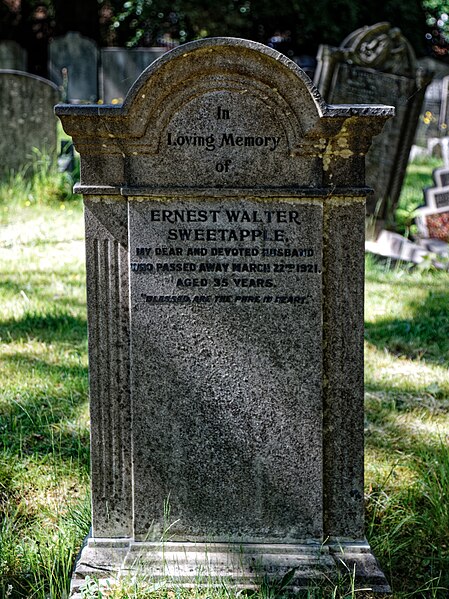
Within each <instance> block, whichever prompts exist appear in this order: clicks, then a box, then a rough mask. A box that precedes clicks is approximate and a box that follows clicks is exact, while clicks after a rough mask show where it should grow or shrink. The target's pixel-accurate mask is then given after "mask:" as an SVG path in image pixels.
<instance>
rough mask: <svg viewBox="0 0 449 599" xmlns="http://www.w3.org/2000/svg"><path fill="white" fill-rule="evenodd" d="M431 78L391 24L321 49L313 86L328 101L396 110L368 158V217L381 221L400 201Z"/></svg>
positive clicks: (374, 27) (359, 30)
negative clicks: (367, 104)
mask: <svg viewBox="0 0 449 599" xmlns="http://www.w3.org/2000/svg"><path fill="white" fill-rule="evenodd" d="M430 79H431V77H430V75H429V74H428V73H426V72H424V71H423V70H422V69H419V68H417V64H416V59H415V55H414V52H413V49H412V47H411V46H410V44H409V42H408V41H407V39H406V38H405V37H404V36H403V35H402V34H401V32H400V30H399V29H397V28H392V27H391V26H390V24H389V23H378V24H377V25H373V26H370V27H363V28H362V29H358V30H357V31H354V32H353V33H352V34H350V35H349V36H348V37H347V38H346V39H345V40H344V41H343V42H342V44H341V45H340V47H339V48H332V47H330V46H321V47H320V49H319V53H318V67H317V71H316V74H315V80H314V82H315V85H316V86H317V87H318V89H319V90H320V92H321V94H322V96H323V97H324V98H325V99H326V101H327V102H329V103H332V104H345V103H353V102H363V103H365V102H370V103H374V102H382V103H384V104H389V105H393V106H395V108H396V116H395V118H394V119H391V120H390V121H389V122H388V123H387V125H386V126H385V128H384V130H383V132H382V134H381V135H379V136H378V137H377V138H376V139H375V140H374V142H373V145H372V147H371V149H370V151H369V152H368V155H367V157H366V180H367V183H368V184H369V185H370V186H372V187H373V188H374V189H375V193H374V195H372V196H371V197H370V198H368V201H367V212H368V213H369V214H375V215H377V216H378V217H379V218H380V219H382V220H384V219H387V218H388V217H389V216H391V215H392V214H393V211H394V209H395V207H396V204H397V202H398V199H399V194H400V191H401V187H402V182H403V179H404V175H405V169H406V167H407V162H408V156H409V153H410V149H411V146H412V144H413V139H414V136H415V130H416V127H417V123H418V118H419V115H420V111H421V106H422V103H423V100H424V94H425V91H426V87H427V85H428V84H429V82H430Z"/></svg>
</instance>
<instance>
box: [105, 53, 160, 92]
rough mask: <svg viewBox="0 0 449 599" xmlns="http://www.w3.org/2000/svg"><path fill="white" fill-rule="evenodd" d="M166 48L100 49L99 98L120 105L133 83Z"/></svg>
mask: <svg viewBox="0 0 449 599" xmlns="http://www.w3.org/2000/svg"><path fill="white" fill-rule="evenodd" d="M166 51H167V50H166V48H102V49H101V76H100V81H101V98H102V100H103V102H104V103H106V104H110V103H111V102H114V103H121V102H123V99H124V98H125V96H126V94H127V93H128V90H129V88H130V87H131V86H132V84H133V83H134V81H135V80H136V79H137V77H139V75H140V74H141V73H142V71H144V70H145V69H146V68H147V67H148V66H149V65H150V64H151V63H152V62H153V61H155V60H156V59H157V58H159V57H160V56H162V55H163V54H164V53H165V52H166Z"/></svg>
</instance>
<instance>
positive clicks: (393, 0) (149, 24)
mask: <svg viewBox="0 0 449 599" xmlns="http://www.w3.org/2000/svg"><path fill="white" fill-rule="evenodd" d="M429 1H432V0H429ZM435 1H436V0H435ZM109 3H110V5H111V8H112V12H113V18H112V27H113V29H114V31H115V36H116V39H117V40H118V42H119V43H120V44H127V45H130V46H132V45H157V44H159V43H161V40H163V39H164V38H165V39H167V38H171V39H174V40H176V41H179V42H184V41H189V40H192V39H198V38H201V37H209V36H215V35H228V36H239V37H247V38H249V39H254V40H256V41H260V42H263V43H267V42H270V39H272V38H275V40H276V39H277V40H278V41H277V43H280V44H281V48H280V49H283V50H285V51H286V53H290V52H291V53H310V54H313V53H315V51H316V49H317V47H318V45H319V44H320V43H328V44H333V45H339V44H340V43H341V42H342V40H343V39H344V38H345V37H346V36H347V35H348V34H349V33H351V32H352V31H353V30H355V29H357V28H359V27H362V26H364V25H371V24H374V23H377V22H379V21H390V22H391V23H392V25H394V26H397V27H400V28H401V29H402V30H403V33H404V35H405V36H406V37H408V38H409V39H410V41H411V43H412V45H413V46H414V47H415V49H416V50H417V52H418V53H420V54H421V53H423V51H424V40H425V33H426V18H425V14H424V10H423V7H422V6H421V3H420V2H419V0H409V1H408V2H404V1H403V0H386V2H384V3H380V2H378V0H365V1H364V2H363V3H361V2H356V1H354V0H289V1H288V2H287V1H284V2H273V1H272V0H270V1H269V0H225V1H224V2H220V3H217V2H216V1H215V0H197V1H194V0H171V1H170V0H127V1H126V2H125V3H122V2H119V1H118V0H109ZM275 43H276V42H275ZM282 44H283V45H284V46H285V47H284V48H283V47H282Z"/></svg>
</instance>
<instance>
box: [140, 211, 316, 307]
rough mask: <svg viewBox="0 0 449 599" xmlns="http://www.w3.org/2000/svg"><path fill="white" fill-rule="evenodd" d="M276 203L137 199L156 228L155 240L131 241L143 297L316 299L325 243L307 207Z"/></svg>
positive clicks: (162, 300) (155, 300)
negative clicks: (313, 231)
mask: <svg viewBox="0 0 449 599" xmlns="http://www.w3.org/2000/svg"><path fill="white" fill-rule="evenodd" d="M242 204H244V205H245V207H243V206H242ZM248 204H251V208H248V207H246V206H247V205H248ZM157 205H159V206H160V204H159V203H157ZM165 205H166V206H167V204H165ZM187 205H188V206H189V208H187V207H184V206H187ZM270 205H271V203H270ZM270 205H267V204H264V203H263V202H260V203H259V202H251V203H250V202H248V201H246V202H240V203H237V205H236V203H235V202H231V206H229V207H227V206H228V204H225V205H222V206H220V207H216V205H215V204H213V203H212V206H214V207H209V208H205V207H204V208H203V207H202V205H201V204H200V203H198V205H197V206H195V207H193V206H192V203H189V204H184V205H183V207H177V208H175V209H173V208H160V207H157V208H155V207H154V204H153V203H150V202H148V203H145V204H144V203H139V204H138V212H139V213H140V214H141V218H142V219H144V221H145V227H146V228H147V230H149V231H151V232H152V234H151V235H150V237H149V238H148V241H149V242H150V243H148V244H145V245H135V246H134V247H132V248H131V263H130V271H131V276H132V277H139V281H140V283H139V285H138V287H139V290H140V299H141V300H142V301H144V302H145V304H148V305H156V304H171V303H186V304H187V303H192V304H193V303H198V304H210V303H216V304H221V303H226V304H234V305H238V304H243V303H274V304H294V305H297V306H307V305H311V304H313V303H314V298H313V297H312V295H311V294H310V293H309V291H308V288H309V287H310V284H309V283H308V279H309V278H310V277H311V278H316V277H320V276H321V250H320V247H317V246H316V242H317V241H316V238H312V239H311V236H310V232H309V223H308V221H307V218H306V212H305V209H306V207H305V206H301V207H297V204H296V203H291V204H286V203H277V205H276V207H275V208H273V207H268V206H270ZM307 208H308V209H309V210H311V209H312V210H313V209H315V210H316V209H320V206H318V205H317V206H315V208H311V207H310V206H308V207H307ZM141 277H143V279H141ZM312 287H315V285H312Z"/></svg>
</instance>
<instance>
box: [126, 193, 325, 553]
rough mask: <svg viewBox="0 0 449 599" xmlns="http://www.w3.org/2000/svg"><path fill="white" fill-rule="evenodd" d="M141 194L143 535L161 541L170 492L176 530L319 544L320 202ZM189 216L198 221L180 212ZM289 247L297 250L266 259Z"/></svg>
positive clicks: (136, 318)
mask: <svg viewBox="0 0 449 599" xmlns="http://www.w3.org/2000/svg"><path fill="white" fill-rule="evenodd" d="M139 200H141V201H134V202H133V203H132V204H130V215H129V230H130V260H131V272H130V283H131V305H132V325H131V335H132V340H133V341H132V345H131V375H132V376H133V377H134V379H133V393H134V400H133V422H134V427H133V444H134V447H136V448H139V449H138V451H139V456H140V459H139V460H137V461H136V460H135V467H134V481H135V482H134V526H135V535H136V537H138V538H140V539H141V540H144V539H148V540H154V539H155V538H160V536H161V534H162V529H163V525H164V522H163V516H164V505H163V504H164V500H165V499H166V498H167V497H170V504H171V514H172V517H173V519H174V520H177V521H178V523H177V524H176V525H174V526H173V527H172V528H171V530H170V535H171V536H173V535H174V537H175V538H181V539H182V538H185V537H186V536H187V538H189V539H192V540H193V539H196V540H203V541H205V540H206V539H207V538H211V537H212V538H214V539H216V540H223V541H225V540H234V541H239V542H256V541H259V542H260V541H263V540H265V541H267V542H270V541H273V542H274V541H283V542H288V541H291V542H293V541H295V540H296V541H298V540H303V539H307V538H315V539H317V538H321V536H322V534H323V528H322V493H323V489H322V485H321V481H322V463H323V458H322V435H321V422H322V398H321V381H322V371H321V353H322V335H321V303H322V290H321V268H322V267H321V254H322V236H323V234H322V221H323V215H322V205H321V202H318V201H316V202H311V201H310V200H309V201H304V200H293V201H292V200H290V201H282V200H280V199H279V200H275V201H273V200H269V201H268V200H258V201H256V200H253V201H250V200H238V201H235V200H231V199H226V200H224V201H219V200H218V199H216V200H215V201H213V202H211V201H210V200H209V201H208V200H205V199H203V200H200V201H196V202H195V201H194V200H188V201H187V202H181V201H176V202H173V201H172V202H167V200H166V199H161V200H150V201H148V200H147V201H144V199H143V198H139ZM167 208H169V210H170V211H172V213H171V214H169V215H167V218H168V219H169V220H168V221H165V222H161V218H162V217H163V215H164V210H165V212H166V213H167ZM189 214H190V216H191V217H192V218H193V219H194V222H195V221H196V222H195V224H186V223H185V222H183V223H181V222H180V221H179V220H177V221H176V222H175V221H174V220H173V218H175V217H174V216H173V218H172V215H179V216H180V217H186V218H187V216H188V215H189ZM245 217H246V218H248V219H250V220H251V221H252V222H251V223H248V222H245V221H243V222H242V218H245ZM203 218H204V219H205V220H203ZM198 221H201V222H198ZM270 221H271V222H270ZM186 233H196V234H197V235H198V237H200V238H201V241H197V240H195V239H194V238H193V239H192V240H191V241H181V239H182V237H183V236H184V235H185V234H186ZM209 235H211V236H213V237H214V238H219V239H217V241H208V240H207V237H208V236H209ZM192 237H193V235H192ZM229 237H232V241H230V240H229ZM234 237H235V239H234ZM277 237H278V238H279V239H280V238H281V237H282V241H280V240H279V239H278V241H275V239H276V238H277ZM158 248H160V249H163V250H166V251H167V252H168V253H167V255H165V256H164V255H162V256H158V255H157V254H156V255H155V251H156V252H157V249H158ZM146 249H149V250H150V253H149V255H148V256H146V257H143V256H142V255H141V254H140V255H139V254H138V253H137V252H138V251H139V250H141V251H142V250H146ZM196 250H199V251H200V252H201V255H198V256H194V255H193V254H194V252H195V251H196ZM293 250H296V251H298V252H299V253H301V254H303V255H302V256H301V257H295V258H291V259H285V257H282V258H281V257H279V256H273V257H272V256H270V255H269V253H270V252H273V253H276V252H278V251H282V252H283V253H284V254H286V253H287V252H289V251H290V252H292V251H293ZM226 251H231V252H232V253H231V255H226ZM236 254H237V255H236ZM247 254H250V255H247ZM139 267H142V268H141V269H140V268H139ZM143 267H145V269H144V268H143ZM146 267H151V269H150V270H148V268H146ZM251 268H252V270H251ZM174 269H176V270H174ZM177 269H179V270H177ZM161 331H163V334H162V335H161ZM156 381H157V384H155V382H156ZM161 393H162V395H161ZM298 396H301V401H300V402H298ZM150 422H151V431H152V433H151V435H149V434H148V423H150ZM286 447H288V451H285V448H286ZM293 456H294V459H292V458H293ZM312 481H313V482H312ZM156 489H158V491H157V495H156V494H155V490H156ZM149 495H153V497H154V501H153V502H152V505H151V506H149V505H148V496H149Z"/></svg>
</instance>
